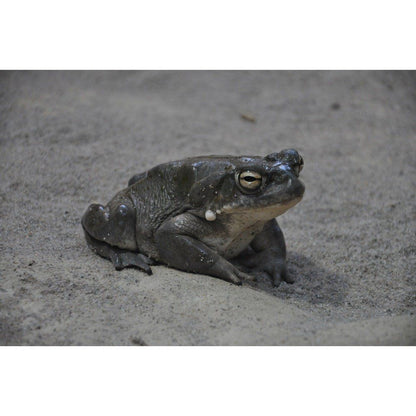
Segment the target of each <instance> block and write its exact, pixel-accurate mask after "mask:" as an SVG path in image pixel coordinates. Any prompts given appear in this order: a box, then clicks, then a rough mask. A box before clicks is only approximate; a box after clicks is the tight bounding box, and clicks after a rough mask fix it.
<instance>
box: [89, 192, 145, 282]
mask: <svg viewBox="0 0 416 416" xmlns="http://www.w3.org/2000/svg"><path fill="white" fill-rule="evenodd" d="M81 222H82V227H83V228H84V231H85V238H86V240H87V243H88V246H89V247H90V248H91V249H92V250H93V251H94V252H95V253H97V254H99V255H100V256H102V257H105V258H107V259H110V260H111V261H112V262H113V264H114V267H115V268H116V269H117V270H121V269H123V268H125V267H130V266H133V267H138V268H139V269H141V270H143V271H144V272H146V273H148V274H151V269H150V267H149V264H153V261H152V260H151V259H149V258H148V257H147V256H145V255H144V254H142V253H139V252H138V247H137V244H136V238H135V237H136V232H135V224H136V210H135V208H134V206H133V203H132V201H131V200H130V199H129V198H128V197H126V196H124V195H122V194H119V195H116V197H115V198H114V199H112V200H111V201H110V202H109V204H108V205H107V206H105V207H104V206H102V205H99V204H92V205H90V206H89V207H88V209H87V211H86V212H85V214H84V216H83V217H82V221H81Z"/></svg>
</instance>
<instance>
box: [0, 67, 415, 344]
mask: <svg viewBox="0 0 416 416" xmlns="http://www.w3.org/2000/svg"><path fill="white" fill-rule="evenodd" d="M242 114H243V115H244V116H243V117H242ZM288 147H294V148H297V149H298V150H299V151H300V152H301V154H302V155H303V157H304V160H305V168H304V170H303V172H302V174H301V176H302V178H303V181H304V183H305V185H306V194H305V197H304V199H303V201H302V202H301V203H300V204H299V205H297V206H296V207H294V208H293V209H291V210H289V211H288V212H287V213H285V214H284V215H283V216H281V217H280V218H279V224H280V225H281V227H282V229H283V231H284V233H285V237H286V243H287V247H288V267H289V271H290V273H291V274H292V275H293V276H294V277H295V278H296V282H295V283H294V284H293V285H288V284H286V283H283V284H282V285H281V286H280V287H279V288H273V287H272V286H271V284H270V282H269V281H267V280H261V281H259V282H257V283H256V284H254V285H248V284H246V285H243V286H242V287H237V286H234V285H231V284H229V283H227V282H224V281H221V280H219V279H215V278H212V277H208V276H203V275H197V274H190V273H185V272H181V271H177V270H174V269H170V268H167V267H165V266H155V267H153V272H154V273H153V275H152V276H147V275H145V274H144V273H142V272H140V271H138V270H135V269H126V270H123V271H121V272H117V271H115V270H114V269H113V266H112V264H111V263H110V262H109V261H107V260H105V259H102V258H100V257H98V256H97V255H95V254H93V253H92V252H91V251H90V250H89V249H88V247H87V245H86V243H85V240H84V237H83V233H82V229H81V226H80V218H81V216H82V214H83V212H84V211H85V209H86V208H87V206H88V205H89V204H90V203H92V202H100V203H107V202H108V200H109V199H110V198H111V197H112V196H113V195H114V194H115V193H116V192H117V191H119V190H121V189H122V188H124V187H125V186H126V184H127V181H128V179H129V178H130V177H131V176H132V175H133V174H135V173H139V172H141V171H143V170H146V169H148V168H151V167H152V166H154V165H156V164H159V163H162V162H166V161H169V160H175V159H182V158H184V157H188V156H196V155H204V154H234V155H241V154H247V155H253V154H254V155H266V154H269V153H272V152H276V151H280V150H282V149H284V148H288ZM0 172H1V181H0V227H1V228H0V233H1V238H0V345H415V344H416V315H415V312H416V237H415V236H416V73H415V72H343V71H334V72H316V71H308V72H302V71H300V72H296V71H295V72H241V71H237V72H222V71H220V72H205V71H200V72H186V71H179V72H175V71H173V72H163V71H160V72H158V71H155V72H1V73H0Z"/></svg>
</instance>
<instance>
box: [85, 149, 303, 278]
mask: <svg viewBox="0 0 416 416" xmlns="http://www.w3.org/2000/svg"><path fill="white" fill-rule="evenodd" d="M302 167H303V159H302V157H301V156H300V155H299V154H298V152H297V151H296V150H293V149H288V150H284V151H282V152H280V153H272V154H270V155H268V156H266V157H264V158H263V157H259V156H241V157H234V156H205V157H195V158H189V159H184V160H180V161H175V162H169V163H165V164H162V165H159V166H156V167H154V168H152V169H150V170H149V171H147V172H143V173H141V174H138V175H135V176H133V177H132V178H131V179H130V181H129V186H128V187H127V188H125V189H124V190H122V191H120V192H119V193H118V194H117V195H116V196H115V197H114V198H113V199H112V200H111V201H110V202H109V203H108V204H107V205H106V206H102V205H99V204H93V205H90V206H89V208H88V209H87V211H86V213H85V214H84V216H83V218H82V226H83V228H84V231H85V236H86V239H87V242H88V245H89V246H90V247H91V249H92V250H93V251H95V252H96V253H97V254H99V255H101V256H103V257H105V258H108V259H110V260H111V261H112V262H113V264H114V266H115V268H116V269H117V270H121V269H123V268H125V267H130V266H133V267H137V268H139V269H141V270H142V271H144V272H146V273H148V274H151V268H150V265H152V264H154V263H155V262H160V263H163V264H166V265H168V266H171V267H174V268H177V269H180V270H185V271H189V272H194V273H201V274H207V275H211V276H214V277H218V278H220V279H224V280H226V281H229V282H232V283H235V284H241V281H242V280H253V279H254V278H255V275H256V274H257V273H267V274H268V275H270V277H271V278H272V280H273V282H274V284H275V285H276V286H277V285H279V284H280V282H281V281H282V280H285V281H286V282H288V283H292V280H291V278H290V277H289V276H288V275H287V270H286V247H285V241H284V237H283V233H282V231H281V229H280V228H279V225H278V224H277V221H276V219H275V217H276V216H278V215H281V214H282V213H283V212H285V211H286V210H287V209H289V208H290V207H292V206H294V205H295V204H297V203H298V202H299V201H300V200H301V199H302V196H303V193H304V190H305V187H304V185H303V184H302V182H301V181H300V180H299V178H298V177H299V173H300V171H301V169H302Z"/></svg>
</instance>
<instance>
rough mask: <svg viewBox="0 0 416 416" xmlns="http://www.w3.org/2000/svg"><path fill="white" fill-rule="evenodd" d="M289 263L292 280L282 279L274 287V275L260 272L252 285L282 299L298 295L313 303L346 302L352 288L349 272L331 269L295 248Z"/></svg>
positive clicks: (297, 296)
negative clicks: (268, 275) (278, 284)
mask: <svg viewBox="0 0 416 416" xmlns="http://www.w3.org/2000/svg"><path fill="white" fill-rule="evenodd" d="M287 267H288V272H289V273H290V276H291V277H294V278H295V282H294V283H293V284H287V283H285V282H283V283H281V284H280V286H279V287H274V286H273V284H272V281H271V279H268V278H267V277H262V276H260V277H259V278H258V280H257V281H256V282H251V283H250V286H251V287H253V288H254V289H257V290H262V291H265V292H267V293H269V294H272V295H273V296H276V297H278V298H281V299H288V298H290V299H299V300H302V301H306V302H309V303H311V304H323V303H326V304H332V305H334V306H340V305H342V304H344V300H345V297H346V295H347V292H348V289H349V283H348V281H347V278H346V276H343V275H339V274H336V273H331V272H329V271H327V270H325V269H323V268H322V267H319V266H317V265H316V264H315V263H314V262H313V261H311V260H310V259H309V258H307V257H305V256H303V255H302V254H299V253H296V252H289V253H288V256H287Z"/></svg>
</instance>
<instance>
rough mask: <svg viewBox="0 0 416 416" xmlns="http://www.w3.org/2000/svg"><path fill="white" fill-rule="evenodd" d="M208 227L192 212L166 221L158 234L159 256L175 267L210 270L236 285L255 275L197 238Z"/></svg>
mask: <svg viewBox="0 0 416 416" xmlns="http://www.w3.org/2000/svg"><path fill="white" fill-rule="evenodd" d="M207 227H209V225H208V224H207V223H206V221H204V220H203V219H201V218H199V217H196V216H194V215H192V214H189V213H185V214H181V215H178V216H176V217H174V218H172V219H170V220H169V221H167V222H165V223H164V224H163V225H162V226H161V227H160V228H159V229H158V230H157V232H156V235H155V239H156V245H157V249H158V252H159V256H160V260H161V261H162V262H163V263H166V264H167V265H168V266H172V267H174V268H176V269H180V270H185V271H188V272H193V273H202V274H207V275H210V276H214V277H218V278H220V279H223V280H226V281H228V282H231V283H234V284H237V285H240V284H241V280H246V279H247V280H252V276H250V275H248V274H246V273H244V272H242V271H240V270H238V269H237V268H236V267H235V266H233V265H232V264H231V263H230V262H229V261H227V260H226V259H225V258H224V257H222V256H220V255H219V254H218V253H217V252H216V251H215V250H214V249H212V248H210V247H208V246H207V245H206V244H204V243H203V242H202V241H200V240H199V239H198V234H199V233H201V232H204V229H205V228H207Z"/></svg>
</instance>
